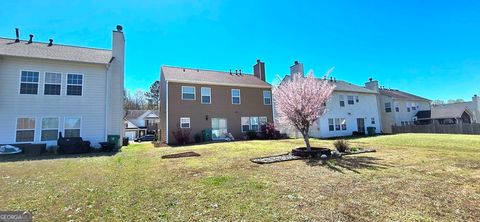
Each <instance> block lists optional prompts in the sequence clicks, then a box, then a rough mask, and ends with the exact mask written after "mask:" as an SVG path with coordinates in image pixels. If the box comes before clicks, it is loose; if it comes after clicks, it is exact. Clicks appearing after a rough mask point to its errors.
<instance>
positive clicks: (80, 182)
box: [0, 134, 480, 221]
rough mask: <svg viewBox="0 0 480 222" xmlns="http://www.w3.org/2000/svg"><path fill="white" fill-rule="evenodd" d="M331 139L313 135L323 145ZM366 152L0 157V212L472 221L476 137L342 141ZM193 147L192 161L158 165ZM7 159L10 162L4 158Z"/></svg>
mask: <svg viewBox="0 0 480 222" xmlns="http://www.w3.org/2000/svg"><path fill="white" fill-rule="evenodd" d="M332 143H333V141H331V140H312V144H313V145H314V146H324V147H329V148H333V144H332ZM349 143H350V144H351V145H352V146H354V147H359V148H375V149H377V152H376V153H368V154H361V155H354V156H348V157H344V158H342V159H339V160H329V161H327V162H326V163H322V162H320V161H303V160H296V161H289V162H282V163H275V164H268V165H257V164H254V163H251V162H250V161H249V159H250V158H253V157H262V156H268V155H277V154H282V153H286V152H288V151H290V150H291V149H292V148H294V147H297V146H301V145H303V144H302V140H299V139H292V140H281V141H246V142H232V143H214V144H205V145H196V146H187V147H175V148H172V147H162V148H153V147H152V146H151V144H135V145H131V146H129V147H124V148H123V149H122V152H120V153H117V154H116V155H113V156H81V157H79V158H65V157H56V158H43V159H42V158H39V159H35V160H18V159H3V160H1V162H0V169H1V171H0V200H1V201H0V209H1V210H28V211H31V212H32V213H33V214H34V218H35V220H36V221H57V220H59V221H65V220H73V221H90V220H97V221H125V220H127V221H136V220H138V221H142V220H157V221H158V220H160V221H162V220H164V221H192V220H194V221H217V220H221V221H237V220H246V221H279V220H282V221H283V220H286V221H311V220H316V221H326V220H334V221H372V220H374V221H475V220H477V219H478V218H479V217H480V211H479V210H478V206H480V136H466V135H428V134H404V135H395V136H379V137H372V138H361V139H350V140H349ZM186 151H194V152H197V153H199V154H201V156H200V157H190V158H180V159H161V156H162V155H166V154H173V153H178V152H186ZM12 160H15V161H12Z"/></svg>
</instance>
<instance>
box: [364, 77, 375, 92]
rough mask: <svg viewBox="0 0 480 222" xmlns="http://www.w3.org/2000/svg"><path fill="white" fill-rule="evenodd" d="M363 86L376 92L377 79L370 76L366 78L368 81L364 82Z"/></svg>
mask: <svg viewBox="0 0 480 222" xmlns="http://www.w3.org/2000/svg"><path fill="white" fill-rule="evenodd" d="M365 88H367V89H370V90H373V91H375V92H378V81H377V80H373V79H372V78H370V79H368V82H366V83H365Z"/></svg>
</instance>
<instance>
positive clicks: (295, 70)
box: [290, 61, 305, 76]
mask: <svg viewBox="0 0 480 222" xmlns="http://www.w3.org/2000/svg"><path fill="white" fill-rule="evenodd" d="M290 74H291V75H293V74H300V75H302V76H305V71H304V70H303V64H302V63H299V62H298V61H295V62H294V63H293V66H290Z"/></svg>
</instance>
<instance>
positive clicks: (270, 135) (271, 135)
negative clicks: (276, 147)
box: [261, 123, 280, 140]
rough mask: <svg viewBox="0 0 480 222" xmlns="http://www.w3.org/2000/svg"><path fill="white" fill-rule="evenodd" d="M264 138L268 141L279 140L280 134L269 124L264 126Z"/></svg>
mask: <svg viewBox="0 0 480 222" xmlns="http://www.w3.org/2000/svg"><path fill="white" fill-rule="evenodd" d="M261 131H262V136H263V137H264V138H265V139H267V140H273V139H279V138H280V132H279V131H278V130H276V129H275V125H274V124H273V123H267V124H266V125H264V126H262V130H261Z"/></svg>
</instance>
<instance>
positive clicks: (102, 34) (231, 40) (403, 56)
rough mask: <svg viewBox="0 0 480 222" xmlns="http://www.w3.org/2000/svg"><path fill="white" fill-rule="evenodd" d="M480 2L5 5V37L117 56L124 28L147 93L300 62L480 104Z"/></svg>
mask: <svg viewBox="0 0 480 222" xmlns="http://www.w3.org/2000/svg"><path fill="white" fill-rule="evenodd" d="M479 11H480V2H478V1H455V2H452V1H405V0H403V1H368V0H363V1H353V0H350V1H341V0H338V1H298V0H297V1H250V0H244V1H189V0H162V1H76V0H70V1H48V0H42V1H2V10H1V11H0V21H1V26H0V36H2V37H12V38H13V37H14V36H15V34H14V28H15V27H18V28H20V30H21V35H22V38H24V39H26V38H27V36H28V34H29V33H33V34H34V35H35V40H37V41H45V42H47V41H48V39H49V38H54V39H55V42H56V43H61V44H72V45H81V46H90V47H99V48H111V30H113V28H114V27H115V26H116V25H117V24H122V25H123V26H124V32H125V35H126V40H127V60H126V73H125V75H126V77H125V86H126V87H127V88H128V89H129V90H132V91H134V90H136V89H147V88H148V87H149V86H150V84H151V83H152V82H153V81H154V80H156V79H158V77H159V70H160V66H161V65H174V66H186V67H194V68H206V69H217V70H225V71H228V70H229V69H233V70H235V69H242V71H243V72H249V73H251V72H252V66H253V65H254V64H255V61H256V59H257V58H258V59H261V60H263V61H265V63H266V70H267V79H268V81H269V82H272V81H273V80H274V79H275V78H276V76H277V75H280V76H283V75H284V74H286V73H288V71H289V66H290V65H291V64H293V61H295V60H299V61H300V62H302V63H304V64H305V68H306V69H308V70H310V69H311V70H314V71H315V74H316V75H317V76H322V75H323V74H324V72H325V71H327V70H328V69H329V68H330V67H332V66H335V70H334V72H333V73H332V76H335V77H336V78H337V79H342V80H347V81H349V82H352V83H355V84H360V85H363V83H364V82H365V81H366V80H367V79H368V78H369V77H373V78H375V79H378V80H379V81H380V84H381V85H383V86H385V87H389V88H397V89H401V90H404V91H408V92H412V93H415V94H418V95H421V96H424V97H427V98H430V99H444V100H447V99H457V98H462V99H465V100H470V99H471V97H472V95H473V94H480V14H479V13H478V12H479Z"/></svg>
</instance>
